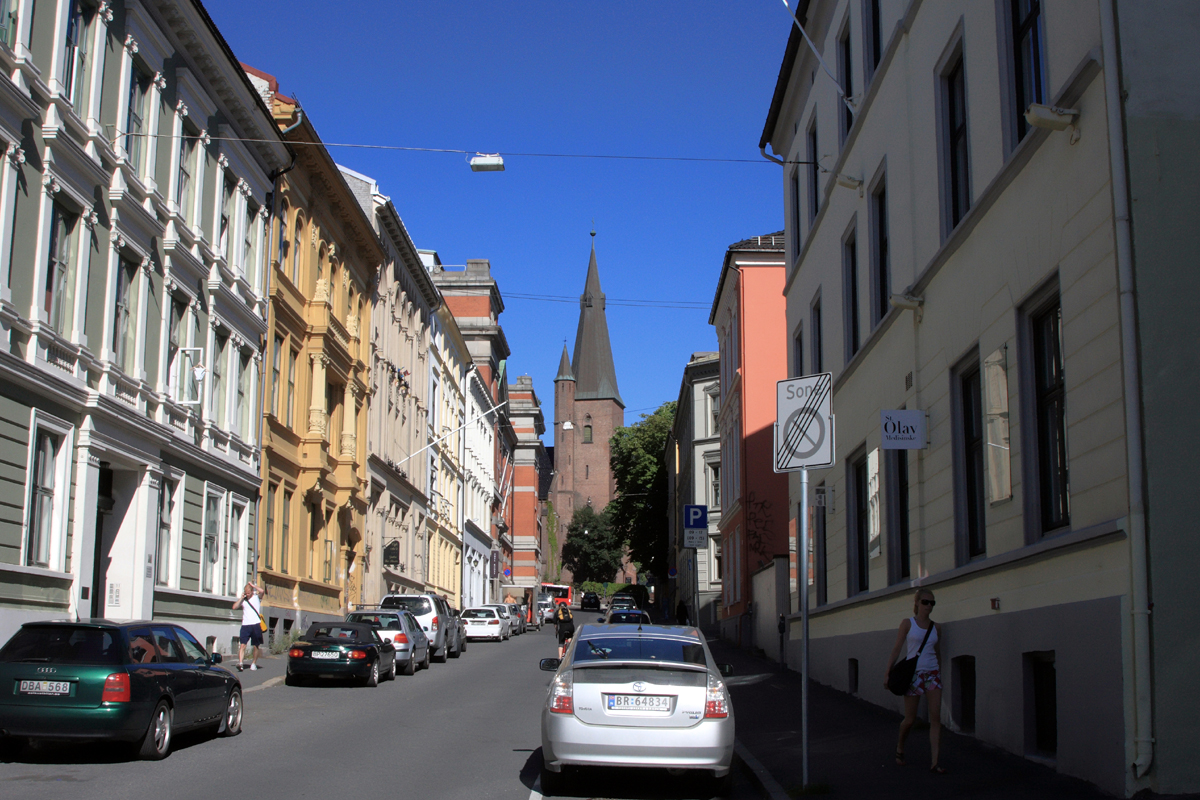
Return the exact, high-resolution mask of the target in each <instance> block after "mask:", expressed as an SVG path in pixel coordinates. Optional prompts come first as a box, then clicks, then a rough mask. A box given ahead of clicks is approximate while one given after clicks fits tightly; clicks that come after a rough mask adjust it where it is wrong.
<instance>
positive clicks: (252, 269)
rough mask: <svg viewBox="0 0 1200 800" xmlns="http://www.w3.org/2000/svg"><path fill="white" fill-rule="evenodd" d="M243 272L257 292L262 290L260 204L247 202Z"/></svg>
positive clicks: (243, 240)
mask: <svg viewBox="0 0 1200 800" xmlns="http://www.w3.org/2000/svg"><path fill="white" fill-rule="evenodd" d="M242 274H243V275H245V276H246V280H248V281H250V285H251V286H253V287H254V291H255V292H259V291H261V290H262V287H261V286H259V285H258V206H256V205H254V204H253V203H246V230H245V235H244V236H243V238H242Z"/></svg>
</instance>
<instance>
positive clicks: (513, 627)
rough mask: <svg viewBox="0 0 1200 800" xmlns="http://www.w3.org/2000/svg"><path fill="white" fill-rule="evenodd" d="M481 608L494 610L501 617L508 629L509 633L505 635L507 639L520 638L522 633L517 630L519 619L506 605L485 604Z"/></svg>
mask: <svg viewBox="0 0 1200 800" xmlns="http://www.w3.org/2000/svg"><path fill="white" fill-rule="evenodd" d="M479 607H480V608H493V609H495V610H496V613H497V614H499V615H500V619H501V620H502V621H503V622H504V624H505V625H506V626H507V627H508V632H507V633H506V634H505V635H504V638H505V639H507V638H509V637H511V636H519V635H520V634H521V631H520V630H519V629H518V628H517V619H516V618H515V617H514V616H513V613H512V610H511V609H509V607H508V606H507V605H505V604H504V603H484V604H483V605H481V606H479Z"/></svg>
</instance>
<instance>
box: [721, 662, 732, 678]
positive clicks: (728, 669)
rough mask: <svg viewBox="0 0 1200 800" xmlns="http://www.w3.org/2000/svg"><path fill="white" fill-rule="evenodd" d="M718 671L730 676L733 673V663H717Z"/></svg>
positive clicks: (724, 675)
mask: <svg viewBox="0 0 1200 800" xmlns="http://www.w3.org/2000/svg"><path fill="white" fill-rule="evenodd" d="M717 671H718V672H720V673H721V675H722V676H723V677H726V678H728V677H730V676H731V675H733V664H717Z"/></svg>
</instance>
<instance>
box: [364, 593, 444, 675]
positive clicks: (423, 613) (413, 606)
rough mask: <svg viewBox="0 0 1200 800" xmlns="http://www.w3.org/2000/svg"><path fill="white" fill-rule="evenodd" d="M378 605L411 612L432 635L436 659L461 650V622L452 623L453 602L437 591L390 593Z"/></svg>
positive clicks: (427, 632)
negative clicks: (457, 623)
mask: <svg viewBox="0 0 1200 800" xmlns="http://www.w3.org/2000/svg"><path fill="white" fill-rule="evenodd" d="M379 607H380V608H381V609H383V608H402V609H404V610H405V611H408V612H411V613H412V615H413V616H414V617H416V618H417V621H419V622H420V623H421V630H423V631H425V635H426V636H428V637H429V643H430V645H431V646H432V647H433V660H434V661H438V662H445V660H446V658H447V657H448V656H449V655H450V654H451V652H453V653H454V654H455V655H457V654H458V653H459V652H460V651H461V650H462V640H461V639H459V636H458V626H457V625H454V624H452V623H451V617H450V604H449V603H447V602H446V600H445V599H444V598H442V597H439V596H438V595H436V594H389V595H387V596H386V597H384V598H383V600H381V601H380V603H379Z"/></svg>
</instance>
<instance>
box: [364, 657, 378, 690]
mask: <svg viewBox="0 0 1200 800" xmlns="http://www.w3.org/2000/svg"><path fill="white" fill-rule="evenodd" d="M378 685H379V662H378V661H376V662H375V663H374V664H372V665H371V672H370V674H368V675H367V677H366V679H365V680H364V681H363V686H369V687H371V688H375V687H376V686H378Z"/></svg>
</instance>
